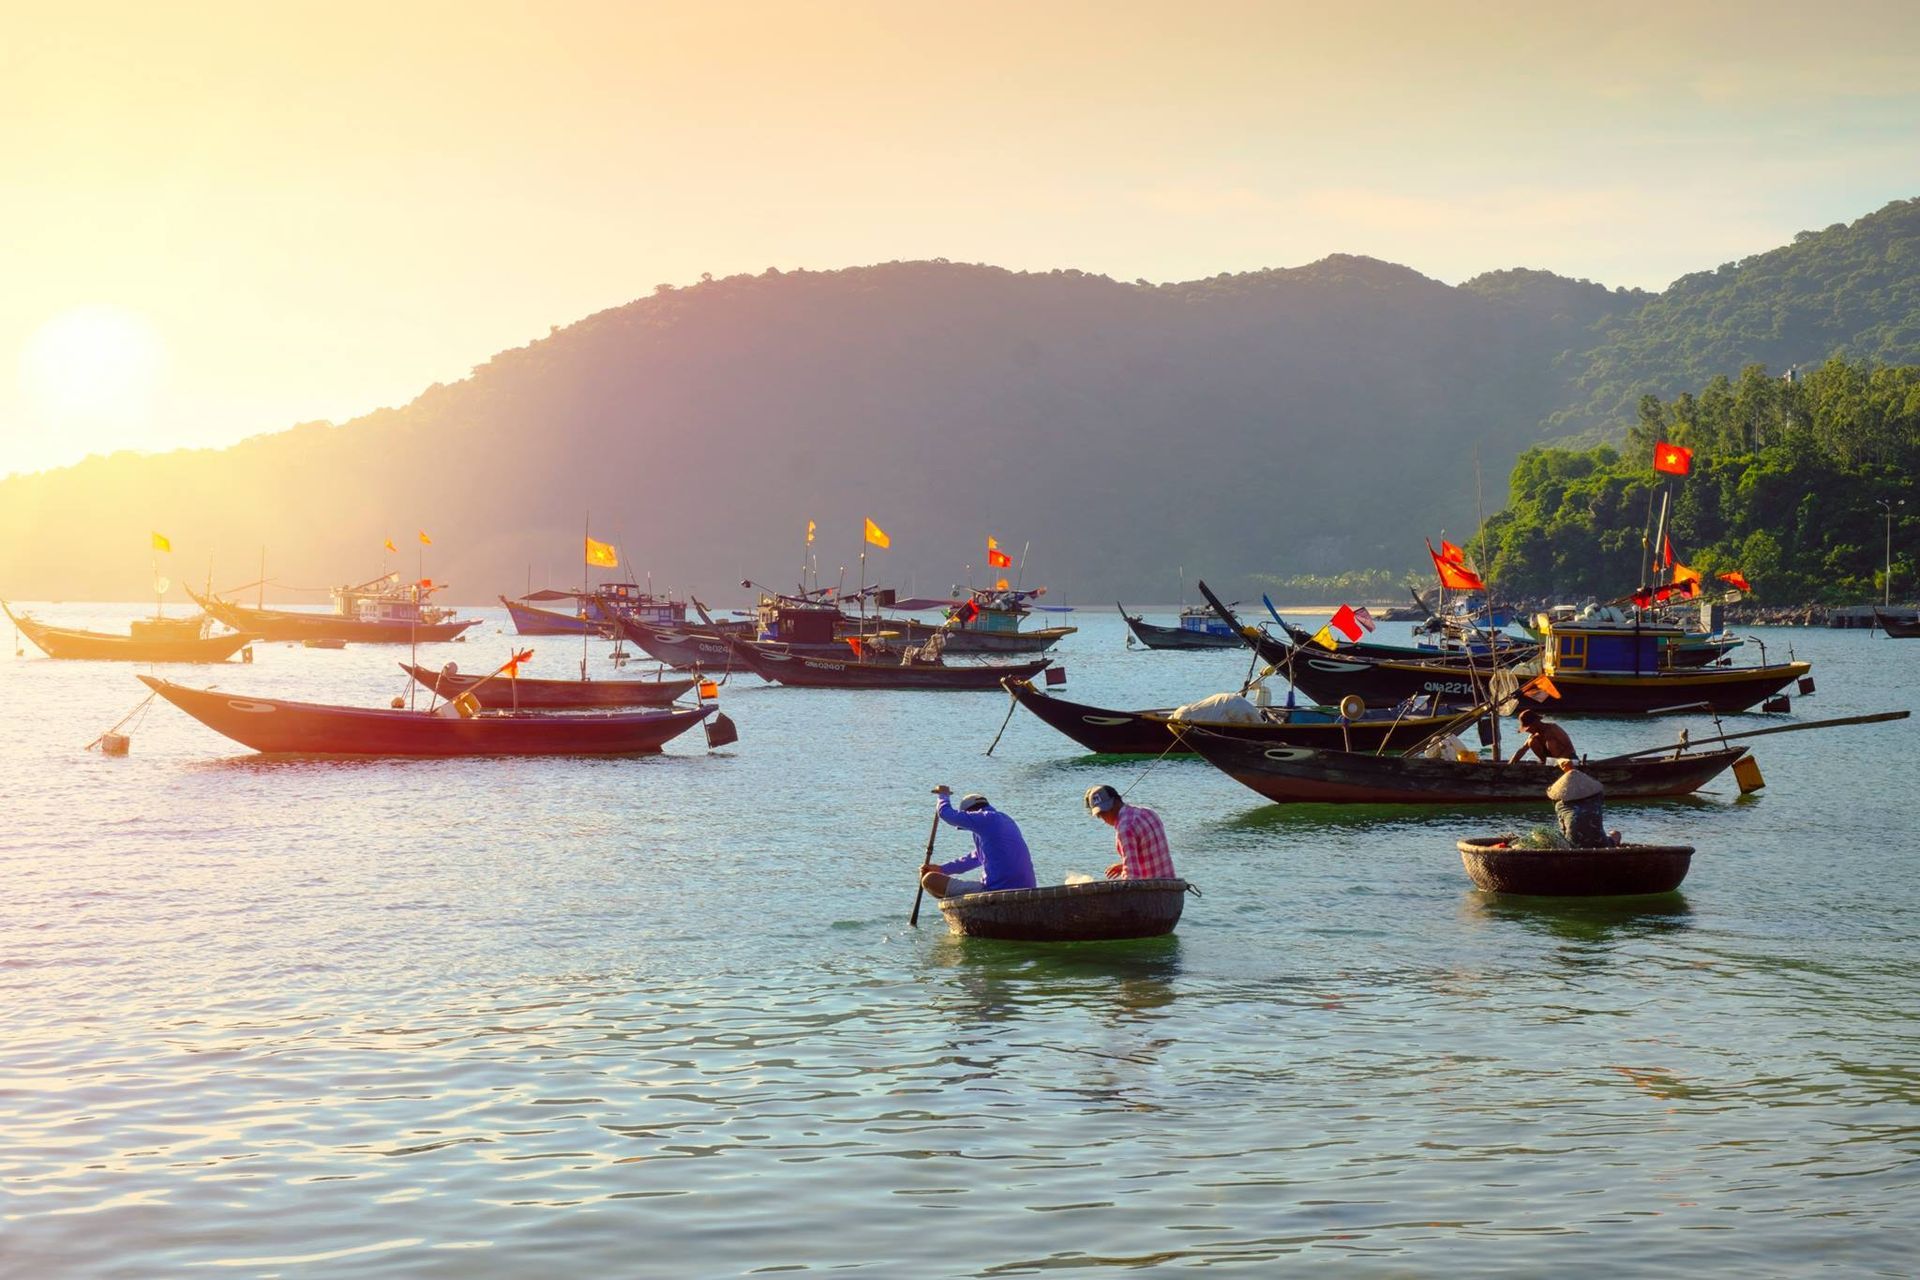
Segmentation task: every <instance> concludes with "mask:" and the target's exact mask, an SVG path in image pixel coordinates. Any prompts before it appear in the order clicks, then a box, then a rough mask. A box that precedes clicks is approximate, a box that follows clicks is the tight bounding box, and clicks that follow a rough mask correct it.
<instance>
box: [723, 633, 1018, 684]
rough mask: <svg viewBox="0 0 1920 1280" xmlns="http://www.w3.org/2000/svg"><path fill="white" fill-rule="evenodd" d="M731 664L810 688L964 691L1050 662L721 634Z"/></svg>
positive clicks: (778, 682)
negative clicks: (814, 646) (834, 649)
mask: <svg viewBox="0 0 1920 1280" xmlns="http://www.w3.org/2000/svg"><path fill="white" fill-rule="evenodd" d="M727 646H728V648H729V650H730V651H731V653H732V655H733V665H734V666H735V667H737V668H744V669H746V670H748V671H751V672H753V674H755V675H757V676H759V677H760V678H761V679H763V680H771V681H773V682H775V683H777V684H788V685H798V686H803V687H807V688H815V689H926V690H943V691H965V690H984V689H997V688H999V687H1000V682H1001V680H1003V679H1006V678H1008V677H1012V678H1014V679H1017V680H1024V679H1026V678H1027V677H1029V676H1032V675H1035V674H1037V673H1039V672H1041V671H1044V670H1046V669H1047V668H1048V667H1050V666H1052V665H1053V659H1051V658H1036V659H1034V660H1032V661H1030V662H1011V663H1006V662H1001V663H982V664H980V665H977V666H976V665H972V664H963V663H946V662H934V663H926V662H911V663H909V662H903V661H900V660H899V659H895V660H893V661H890V662H881V661H873V660H871V659H866V658H857V657H855V656H854V655H853V653H852V652H851V651H848V653H847V654H846V656H845V657H834V656H827V655H819V654H812V653H804V652H799V651H795V650H790V649H785V648H782V647H780V646H778V645H770V644H766V643H763V642H761V641H756V640H736V639H734V638H732V637H728V638H727Z"/></svg>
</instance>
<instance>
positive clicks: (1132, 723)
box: [1001, 678, 1461, 756]
mask: <svg viewBox="0 0 1920 1280" xmlns="http://www.w3.org/2000/svg"><path fill="white" fill-rule="evenodd" d="M1001 683H1002V684H1004V685H1005V686H1006V688H1007V692H1008V693H1010V694H1012V695H1013V700H1014V701H1015V702H1017V703H1019V704H1020V705H1021V706H1023V707H1025V708H1026V709H1027V710H1028V711H1030V712H1032V713H1033V714H1034V716H1035V717H1037V718H1038V719H1039V720H1040V721H1041V722H1043V723H1044V724H1046V725H1048V726H1049V727H1051V728H1053V729H1057V730H1058V731H1059V732H1061V733H1063V734H1065V735H1066V736H1067V737H1069V738H1071V739H1073V740H1074V741H1075V742H1077V743H1079V744H1080V745H1081V746H1083V747H1085V748H1086V749H1087V750H1089V751H1091V752H1094V753H1095V754H1098V755H1150V756H1160V755H1165V754H1167V753H1168V752H1169V750H1172V751H1175V752H1180V751H1181V748H1180V746H1179V744H1178V743H1177V742H1176V741H1175V740H1174V738H1173V736H1172V734H1173V731H1174V719H1175V712H1176V711H1177V710H1178V708H1173V707H1156V708H1153V709H1151V710H1146V711H1113V710H1109V709H1107V708H1105V707H1093V706H1088V705H1086V704H1085V703H1081V702H1069V701H1068V700H1067V699H1065V698H1057V697H1054V696H1053V695H1052V694H1049V693H1043V692H1041V691H1040V690H1039V689H1037V688H1035V687H1034V684H1033V682H1032V681H1031V680H1015V679H1011V678H1009V679H1006V680H1003V681H1001ZM1248 705H1249V706H1251V705H1253V704H1248ZM1258 711H1259V718H1258V719H1257V720H1249V721H1245V722H1235V723H1231V724H1227V723H1212V722H1207V721H1200V722H1199V723H1201V724H1203V725H1204V727H1206V728H1208V729H1210V730H1213V731H1214V732H1216V733H1220V734H1225V735H1227V736H1230V737H1235V738H1240V739H1243V740H1245V741H1249V742H1262V743H1278V744H1284V745H1291V746H1323V747H1339V748H1342V749H1344V750H1348V751H1404V750H1406V749H1408V748H1410V747H1413V746H1415V745H1416V744H1418V743H1421V742H1424V741H1426V740H1427V739H1428V738H1430V737H1432V736H1433V735H1434V734H1435V733H1436V732H1439V731H1440V730H1442V729H1446V728H1449V727H1453V726H1458V725H1460V723H1461V718H1460V717H1459V716H1452V715H1432V714H1422V715H1415V714H1412V713H1410V712H1403V711H1397V710H1382V709H1374V710H1367V711H1365V712H1363V714H1362V716H1361V717H1360V718H1358V719H1352V720H1349V719H1347V718H1345V717H1343V716H1342V715H1341V714H1340V709H1339V708H1338V707H1261V708H1259V709H1258Z"/></svg>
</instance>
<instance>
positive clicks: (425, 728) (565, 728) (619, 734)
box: [140, 675, 718, 756]
mask: <svg viewBox="0 0 1920 1280" xmlns="http://www.w3.org/2000/svg"><path fill="white" fill-rule="evenodd" d="M140 679H141V680H143V681H144V682H145V683H146V685H147V687H148V688H150V689H152V690H153V691H154V692H155V693H157V694H159V695H160V696H161V697H163V698H165V699H166V700H167V701H168V702H171V703H172V704H173V705H174V706H176V707H179V708H180V709H181V710H182V711H184V712H186V713H187V714H188V715H190V716H192V717H193V718H194V719H195V720H198V721H199V722H200V723H201V724H204V725H206V726H207V727H208V728H209V729H212V730H213V731H214V732H215V733H219V734H223V735H225V736H226V737H229V738H232V739H233V740H234V741H235V742H238V743H240V744H241V745H242V746H247V747H251V748H253V749H254V750H255V751H260V752H266V753H269V754H287V755H342V756H518V755H633V754H639V753H645V752H653V751H658V750H660V748H661V746H662V745H664V744H665V743H666V742H667V741H669V740H670V739H672V738H675V737H677V736H679V735H680V734H682V733H685V732H686V731H687V730H688V729H691V728H692V727H693V726H694V725H696V724H699V723H700V722H701V721H702V720H704V719H706V718H707V717H708V716H710V715H712V714H713V713H714V712H715V711H716V710H718V708H717V707H715V706H713V705H711V704H709V705H707V706H703V707H696V708H693V709H691V710H685V711H677V710H676V711H628V712H601V713H594V714H564V713H554V712H540V711H522V712H507V711H481V712H480V713H479V714H477V715H471V716H463V715H460V714H457V713H456V714H452V715H448V714H446V713H445V708H442V710H441V711H439V712H427V711H402V710H387V709H385V708H368V707H339V706H328V705H323V704H320V703H313V702H289V701H286V700H284V699H280V698H246V697H240V696H237V695H234V694H230V693H222V692H218V691H216V690H211V689H189V688H187V687H186V686H184V685H178V684H174V683H172V682H170V681H167V680H158V679H155V678H154V677H152V676H146V675H143V676H141V677H140Z"/></svg>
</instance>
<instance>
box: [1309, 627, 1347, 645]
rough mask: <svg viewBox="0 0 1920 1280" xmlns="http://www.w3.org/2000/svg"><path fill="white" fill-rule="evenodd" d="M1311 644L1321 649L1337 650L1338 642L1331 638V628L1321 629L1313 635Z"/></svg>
mask: <svg viewBox="0 0 1920 1280" xmlns="http://www.w3.org/2000/svg"><path fill="white" fill-rule="evenodd" d="M1313 642H1314V643H1315V644H1317V645H1319V646H1320V647H1321V648H1323V649H1338V648H1339V647H1340V642H1339V641H1338V640H1335V639H1334V638H1333V628H1332V627H1322V628H1320V629H1319V630H1318V631H1316V632H1314V633H1313Z"/></svg>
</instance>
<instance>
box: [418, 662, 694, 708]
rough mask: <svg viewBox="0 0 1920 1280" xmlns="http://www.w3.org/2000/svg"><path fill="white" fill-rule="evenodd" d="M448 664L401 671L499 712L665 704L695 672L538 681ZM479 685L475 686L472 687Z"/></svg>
mask: <svg viewBox="0 0 1920 1280" xmlns="http://www.w3.org/2000/svg"><path fill="white" fill-rule="evenodd" d="M452 668H453V664H452V663H448V664H447V666H446V667H443V668H441V669H440V670H439V671H435V670H433V669H432V668H430V667H418V666H415V665H413V664H412V663H410V662H403V663H401V664H400V669H401V670H402V671H404V672H406V673H407V674H408V675H410V676H412V677H413V678H414V680H415V681H416V682H417V683H419V684H420V685H422V686H424V687H425V688H428V689H431V690H433V691H434V692H435V693H437V694H439V695H440V696H441V697H442V698H445V699H446V700H447V701H449V702H451V701H453V699H455V698H457V697H459V696H460V695H461V694H463V693H471V694H473V696H474V697H476V698H478V699H479V700H480V705H482V706H485V707H497V708H500V709H502V710H508V709H512V708H514V707H524V708H526V709H527V710H530V711H532V710H541V711H555V710H565V709H574V710H580V709H584V708H588V707H666V706H671V705H673V702H674V700H675V699H677V698H679V697H680V696H681V695H682V694H684V693H686V692H687V690H689V689H691V688H693V686H694V685H695V684H696V683H698V679H699V678H698V677H697V676H686V677H677V678H675V679H672V680H668V679H665V678H664V677H656V678H654V679H651V680H540V679H534V678H532V677H529V676H520V677H518V678H509V677H507V676H493V677H491V678H489V677H487V676H476V675H462V674H461V673H460V672H459V671H458V670H455V669H452ZM476 686H478V687H476Z"/></svg>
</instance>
